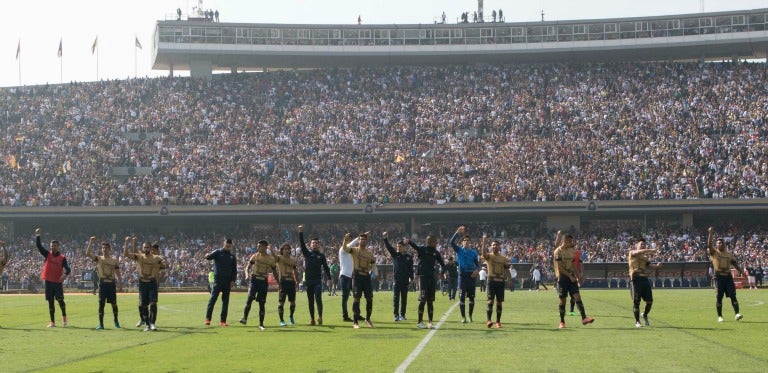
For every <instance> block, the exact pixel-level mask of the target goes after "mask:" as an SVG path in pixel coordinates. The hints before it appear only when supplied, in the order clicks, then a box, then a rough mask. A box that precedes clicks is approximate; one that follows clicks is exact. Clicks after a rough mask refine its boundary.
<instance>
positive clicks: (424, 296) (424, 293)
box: [419, 275, 437, 302]
mask: <svg viewBox="0 0 768 373" xmlns="http://www.w3.org/2000/svg"><path fill="white" fill-rule="evenodd" d="M419 286H420V288H421V292H420V293H419V302H421V301H425V300H426V301H429V302H434V301H435V289H436V288H437V286H436V281H435V277H434V276H432V275H428V276H419Z"/></svg>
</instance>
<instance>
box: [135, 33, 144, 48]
mask: <svg viewBox="0 0 768 373" xmlns="http://www.w3.org/2000/svg"><path fill="white" fill-rule="evenodd" d="M136 48H139V49H144V48H142V47H141V43H140V42H139V37H138V36H137V37H136Z"/></svg>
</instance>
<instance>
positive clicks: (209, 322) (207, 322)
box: [139, 319, 211, 326]
mask: <svg viewBox="0 0 768 373" xmlns="http://www.w3.org/2000/svg"><path fill="white" fill-rule="evenodd" d="M203 324H204V325H211V320H209V319H205V322H204V323H203ZM139 326H141V325H139Z"/></svg>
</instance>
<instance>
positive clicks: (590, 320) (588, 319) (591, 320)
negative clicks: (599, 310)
mask: <svg viewBox="0 0 768 373" xmlns="http://www.w3.org/2000/svg"><path fill="white" fill-rule="evenodd" d="M593 322H595V319H593V318H591V317H585V318H583V319H581V324H582V325H587V324H591V323H593Z"/></svg>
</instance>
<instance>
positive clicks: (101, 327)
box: [96, 325, 104, 330]
mask: <svg viewBox="0 0 768 373" xmlns="http://www.w3.org/2000/svg"><path fill="white" fill-rule="evenodd" d="M103 329H104V325H99V326H97V327H96V330H103Z"/></svg>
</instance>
